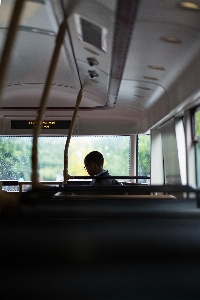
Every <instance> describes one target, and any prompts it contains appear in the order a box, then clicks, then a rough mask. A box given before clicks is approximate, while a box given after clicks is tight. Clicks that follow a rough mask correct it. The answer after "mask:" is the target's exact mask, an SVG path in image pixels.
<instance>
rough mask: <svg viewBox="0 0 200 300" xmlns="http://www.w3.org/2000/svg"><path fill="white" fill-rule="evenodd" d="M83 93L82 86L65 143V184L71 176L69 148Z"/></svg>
mask: <svg viewBox="0 0 200 300" xmlns="http://www.w3.org/2000/svg"><path fill="white" fill-rule="evenodd" d="M82 94H83V90H82V88H81V89H80V91H79V93H78V96H77V99H76V106H75V109H74V113H73V117H72V122H71V124H70V128H69V133H68V135H67V141H66V144H65V150H64V171H63V176H64V184H67V181H68V179H69V178H70V175H69V173H68V150H69V143H70V139H71V136H72V131H73V128H74V123H75V119H76V115H77V112H78V109H79V105H80V103H81V99H82Z"/></svg>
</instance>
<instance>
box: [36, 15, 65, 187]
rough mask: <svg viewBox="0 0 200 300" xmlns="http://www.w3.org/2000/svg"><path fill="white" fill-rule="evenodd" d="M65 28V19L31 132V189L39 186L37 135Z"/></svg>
mask: <svg viewBox="0 0 200 300" xmlns="http://www.w3.org/2000/svg"><path fill="white" fill-rule="evenodd" d="M66 27H67V20H66V19H65V20H64V21H63V22H62V23H61V25H60V29H59V32H58V35H57V38H56V45H55V49H54V53H53V56H52V59H51V64H50V68H49V72H48V76H47V80H46V83H45V88H44V91H43V95H42V98H41V102H40V108H39V110H38V117H37V120H36V126H35V128H34V132H33V146H32V185H33V187H36V186H37V185H38V184H39V180H38V135H39V132H40V129H41V122H42V120H43V115H44V111H45V108H46V103H47V99H48V96H49V92H50V88H51V82H52V80H53V76H54V73H55V69H56V66H57V62H58V57H59V52H60V48H61V46H62V43H63V40H64V36H65V30H66Z"/></svg>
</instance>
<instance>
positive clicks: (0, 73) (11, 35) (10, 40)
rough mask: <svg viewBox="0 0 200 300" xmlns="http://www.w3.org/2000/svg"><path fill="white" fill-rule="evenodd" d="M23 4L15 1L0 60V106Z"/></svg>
mask: <svg viewBox="0 0 200 300" xmlns="http://www.w3.org/2000/svg"><path fill="white" fill-rule="evenodd" d="M23 4H24V0H16V1H15V6H14V9H13V12H12V16H11V20H10V24H9V29H8V34H7V37H6V40H5V44H4V48H3V53H2V57H1V62H0V106H1V94H2V90H3V86H4V81H5V77H6V72H7V69H8V65H9V62H10V56H11V51H12V48H13V44H14V41H15V36H16V32H17V26H18V23H19V20H20V16H21V12H22V8H23Z"/></svg>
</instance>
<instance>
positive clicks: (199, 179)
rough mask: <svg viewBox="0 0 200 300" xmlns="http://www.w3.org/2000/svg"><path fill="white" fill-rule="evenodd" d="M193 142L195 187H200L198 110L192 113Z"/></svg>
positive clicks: (199, 124) (199, 115)
mask: <svg viewBox="0 0 200 300" xmlns="http://www.w3.org/2000/svg"><path fill="white" fill-rule="evenodd" d="M193 120H194V142H195V154H196V176H197V187H198V188H199V187H200V110H196V111H195V112H194V119H193Z"/></svg>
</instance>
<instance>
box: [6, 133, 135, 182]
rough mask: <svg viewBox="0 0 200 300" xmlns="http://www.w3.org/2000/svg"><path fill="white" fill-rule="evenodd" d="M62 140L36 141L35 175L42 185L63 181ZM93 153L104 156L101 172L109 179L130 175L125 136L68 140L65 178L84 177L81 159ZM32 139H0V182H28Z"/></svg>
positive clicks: (85, 137) (46, 139)
mask: <svg viewBox="0 0 200 300" xmlns="http://www.w3.org/2000/svg"><path fill="white" fill-rule="evenodd" d="M65 143H66V137H52V136H51V137H39V140H38V171H39V179H40V180H44V181H51V180H53V181H55V180H57V181H62V180H63V175H62V174H63V161H64V148H65ZM93 150H97V151H100V152H101V153H102V154H103V156H104V160H105V163H104V168H105V169H108V170H109V173H110V174H111V175H124V176H125V175H129V174H130V137H129V136H84V137H83V136H79V137H76V136H75V137H72V138H71V141H70V146H69V156H68V158H69V174H70V175H80V176H83V175H86V176H87V175H88V174H87V172H86V171H85V170H84V158H85V156H86V155H87V154H88V153H89V152H90V151H93ZM31 154H32V137H24V136H22V137H13V136H10V137H6V136H1V137H0V163H1V165H0V179H1V180H25V181H30V180H31V173H32V171H31V159H30V158H31Z"/></svg>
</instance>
